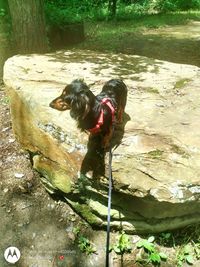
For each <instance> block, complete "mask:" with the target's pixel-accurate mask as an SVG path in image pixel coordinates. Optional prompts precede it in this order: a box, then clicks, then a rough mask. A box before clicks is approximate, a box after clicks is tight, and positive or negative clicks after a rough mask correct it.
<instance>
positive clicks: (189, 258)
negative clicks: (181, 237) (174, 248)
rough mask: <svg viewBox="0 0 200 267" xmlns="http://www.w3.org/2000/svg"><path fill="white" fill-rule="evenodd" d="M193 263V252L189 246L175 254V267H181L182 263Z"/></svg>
mask: <svg viewBox="0 0 200 267" xmlns="http://www.w3.org/2000/svg"><path fill="white" fill-rule="evenodd" d="M185 262H187V263H189V264H191V265H192V264H193V263H194V252H193V248H192V247H191V245H190V244H188V245H186V246H184V247H182V248H181V249H180V251H179V252H178V254H177V267H182V266H183V263H185Z"/></svg>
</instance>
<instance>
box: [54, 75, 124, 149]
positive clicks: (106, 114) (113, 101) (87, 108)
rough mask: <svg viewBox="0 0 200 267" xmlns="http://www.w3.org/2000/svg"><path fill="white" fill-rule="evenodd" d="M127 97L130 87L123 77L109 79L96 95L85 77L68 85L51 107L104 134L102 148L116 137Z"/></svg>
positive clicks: (91, 132) (78, 123)
mask: <svg viewBox="0 0 200 267" xmlns="http://www.w3.org/2000/svg"><path fill="white" fill-rule="evenodd" d="M126 100H127V87H126V85H125V84H124V82H123V81H122V80H120V79H112V80H109V81H108V82H106V83H105V84H104V86H103V88H102V91H101V93H100V94H98V95H97V96H95V95H94V94H93V93H92V92H91V91H90V90H89V87H88V86H87V85H86V83H84V82H83V81H82V80H78V79H77V80H74V81H72V83H70V84H68V85H67V86H66V87H65V88H64V90H63V92H62V94H61V95H60V96H59V97H57V98H55V99H54V100H53V101H52V102H51V103H50V107H52V108H54V109H57V110H60V111H64V110H70V115H71V117H72V118H73V119H75V120H76V121H77V126H78V128H80V129H81V130H82V131H88V132H90V134H91V135H96V134H100V135H101V136H102V147H103V148H104V149H107V148H108V147H109V145H110V139H111V137H112V131H113V124H114V123H121V122H122V118H123V113H124V108H125V105H126Z"/></svg>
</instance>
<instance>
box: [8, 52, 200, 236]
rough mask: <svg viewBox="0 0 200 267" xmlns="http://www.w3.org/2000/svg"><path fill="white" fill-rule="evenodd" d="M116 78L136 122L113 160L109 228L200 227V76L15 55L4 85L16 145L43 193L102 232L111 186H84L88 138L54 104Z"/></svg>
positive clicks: (93, 57) (117, 57) (148, 63)
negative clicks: (72, 87) (60, 197)
mask: <svg viewBox="0 0 200 267" xmlns="http://www.w3.org/2000/svg"><path fill="white" fill-rule="evenodd" d="M115 77H121V78H122V79H123V80H124V82H125V83H126V84H127V86H128V103H127V106H126V113H127V114H128V116H129V117H130V120H128V121H126V123H124V124H125V125H124V135H123V139H122V142H121V144H120V145H119V146H118V147H117V149H116V150H114V155H113V176H114V189H113V206H112V208H113V209H112V226H113V227H116V228H120V227H121V223H122V224H123V227H124V229H125V230H127V231H130V232H134V231H138V232H146V231H148V232H149V231H152V232H155V231H164V230H167V229H174V228H177V227H180V226H184V225H187V224H190V223H196V222H199V221H200V216H199V208H200V203H199V195H200V179H199V177H200V138H199V137H200V128H199V127H198V126H199V112H200V97H199V96H200V91H199V81H200V69H199V68H198V67H195V66H190V65H181V64H173V63H169V62H164V61H159V60H154V59H150V58H145V57H139V56H131V55H124V54H114V55H113V54H96V53H94V52H91V51H77V50H74V51H60V52H57V53H54V54H47V55H30V56H15V57H13V58H10V59H8V60H7V62H6V64H5V67H4V82H5V84H6V87H7V91H8V94H9V96H10V101H11V112H12V118H13V128H14V132H15V134H16V137H17V139H18V140H19V142H20V143H21V144H22V146H23V147H24V148H26V149H28V150H30V151H32V152H34V155H35V156H34V158H33V160H34V167H35V168H36V169H37V170H38V171H39V172H40V173H42V175H43V176H44V178H43V182H44V184H45V185H46V188H47V189H48V190H49V191H50V192H56V190H58V189H59V190H61V191H62V192H64V194H65V197H66V199H67V200H68V202H69V203H70V204H71V205H72V206H73V207H74V209H75V210H76V211H77V212H78V213H80V214H81V215H82V216H83V217H84V218H86V220H88V221H89V222H90V223H91V224H93V225H98V226H102V227H104V226H105V225H106V215H107V179H105V177H101V178H100V180H99V181H96V180H94V179H92V177H91V175H90V176H89V175H88V177H85V178H87V179H86V182H85V180H84V183H83V182H81V183H80V178H82V176H81V175H80V170H81V164H82V161H83V159H84V157H85V155H86V151H87V140H88V136H87V134H85V133H81V132H80V131H79V130H78V129H77V128H76V123H75V122H74V121H73V120H72V119H71V118H70V115H69V112H67V111H66V112H58V111H56V110H53V109H51V108H49V103H50V101H51V100H52V99H53V98H55V97H56V96H58V95H59V94H60V92H61V91H62V89H63V87H64V86H65V85H66V84H67V83H70V82H71V81H72V80H73V79H76V78H84V80H85V82H86V83H87V84H88V85H89V86H90V88H91V90H92V91H93V92H94V93H98V92H99V91H100V90H101V88H102V86H103V84H104V82H105V81H107V80H109V79H111V78H115ZM117 130H118V129H117ZM88 181H89V182H88ZM81 186H82V187H81Z"/></svg>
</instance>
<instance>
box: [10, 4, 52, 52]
mask: <svg viewBox="0 0 200 267" xmlns="http://www.w3.org/2000/svg"><path fill="white" fill-rule="evenodd" d="M8 3H9V8H10V14H11V19H12V29H13V37H14V40H15V42H16V48H17V52H18V53H34V52H37V53H43V52H46V51H47V49H48V43H47V37H46V30H45V18H44V8H43V0H8Z"/></svg>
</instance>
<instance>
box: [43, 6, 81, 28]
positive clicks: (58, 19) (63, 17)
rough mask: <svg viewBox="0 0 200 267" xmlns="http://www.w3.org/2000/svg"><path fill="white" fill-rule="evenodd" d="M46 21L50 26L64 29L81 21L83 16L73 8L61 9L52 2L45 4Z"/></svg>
mask: <svg viewBox="0 0 200 267" xmlns="http://www.w3.org/2000/svg"><path fill="white" fill-rule="evenodd" d="M45 14H46V21H47V24H49V25H56V26H59V27H61V28H64V27H65V25H67V24H70V23H74V22H79V21H81V16H80V15H79V14H78V13H77V10H75V9H73V8H72V7H67V6H66V7H65V6H64V7H63V8H61V7H59V6H58V5H55V4H54V3H53V1H52V2H47V3H46V4H45Z"/></svg>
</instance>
